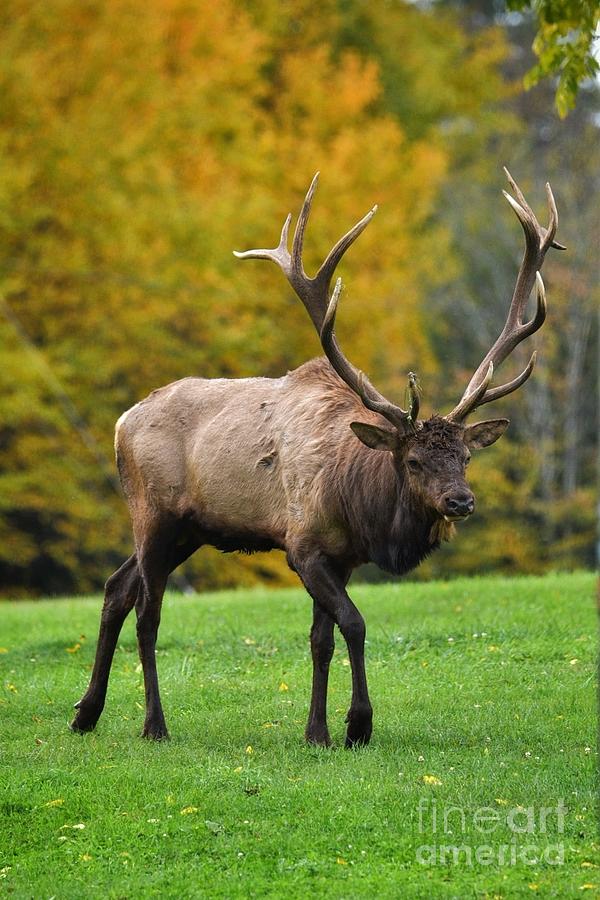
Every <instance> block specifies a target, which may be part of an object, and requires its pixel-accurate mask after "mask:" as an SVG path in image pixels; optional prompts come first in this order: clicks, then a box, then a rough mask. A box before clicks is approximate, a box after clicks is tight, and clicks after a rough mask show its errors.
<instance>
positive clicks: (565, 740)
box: [0, 574, 600, 900]
mask: <svg viewBox="0 0 600 900" xmlns="http://www.w3.org/2000/svg"><path fill="white" fill-rule="evenodd" d="M593 592H594V578H593V576H592V575H591V574H576V575H565V576H548V577H544V578H523V579H512V580H508V579H499V578H474V579H470V580H469V579H463V580H459V581H452V582H447V583H434V584H403V585H389V586H378V587H368V586H355V587H354V588H353V589H352V594H353V597H354V599H355V600H356V602H357V604H358V606H359V608H360V609H361V610H362V611H363V613H364V615H365V617H366V620H367V625H368V635H367V636H368V646H367V665H368V673H369V681H370V690H371V698H372V702H373V705H374V707H375V729H374V734H373V740H372V743H371V745H370V746H369V747H368V748H365V749H362V750H359V751H353V752H349V751H345V750H343V749H340V745H341V744H342V742H343V735H344V722H343V720H344V715H345V711H346V708H347V705H348V702H349V681H350V670H349V668H348V665H347V659H346V653H345V648H344V646H343V642H342V641H341V638H340V636H339V635H337V636H336V640H337V648H336V654H335V656H334V660H333V663H332V678H331V686H330V730H331V733H332V737H333V739H334V741H335V742H336V744H337V746H338V748H337V749H333V750H322V749H316V748H310V747H307V746H305V745H304V743H303V728H304V721H305V717H306V714H307V708H308V698H309V684H310V655H309V647H308V640H307V634H308V628H309V617H310V604H309V601H308V599H307V597H306V596H305V594H304V593H303V592H302V591H301V590H280V591H266V590H265V591H259V590H253V591H243V592H242V591H240V592H229V593H220V594H212V595H206V596H198V597H191V598H187V597H180V596H176V595H169V596H168V597H167V598H166V600H165V605H164V610H163V624H162V626H161V632H160V638H159V649H158V663H159V675H160V679H161V688H162V697H163V704H164V707H165V713H166V717H167V724H168V725H169V728H170V731H171V735H172V739H171V740H170V741H169V742H164V743H162V744H153V743H149V742H145V741H142V740H140V738H139V737H138V733H139V730H140V728H141V725H142V721H143V711H142V703H143V690H142V680H141V679H142V676H141V673H140V670H139V667H138V660H137V655H136V647H135V637H134V634H135V632H134V623H133V619H131V620H130V621H129V620H128V622H127V623H126V626H125V629H124V632H123V635H122V640H121V643H120V646H119V648H118V650H117V653H116V656H115V662H114V667H113V675H112V680H111V685H110V688H109V695H108V702H107V706H106V709H105V711H104V714H103V716H102V718H101V719H100V722H99V725H98V728H97V730H96V732H94V733H93V734H89V735H84V736H80V735H74V734H71V733H70V732H69V731H68V729H67V723H68V721H69V720H70V718H71V715H72V704H73V702H74V701H75V700H77V699H78V698H79V696H80V695H81V694H82V692H83V690H84V688H85V686H86V683H87V680H88V677H89V670H90V668H91V662H92V659H93V651H94V646H95V634H96V628H97V621H98V613H99V598H94V599H72V600H60V601H51V602H44V603H32V602H26V603H25V602H23V603H18V604H4V605H2V606H1V607H0V622H1V631H0V644H1V645H2V650H3V652H2V654H1V655H0V673H1V674H0V746H1V748H2V758H1V770H0V779H1V787H2V796H1V803H2V819H1V821H2V827H1V829H0V894H7V895H9V896H14V897H35V898H49V897H56V898H87V897H114V898H136V900H137V898H142V897H161V898H162V897H173V898H181V897H211V898H213V897H228V898H229V897H231V898H237V897H239V898H241V897H261V898H262V897H274V898H279V897H285V898H296V897H298V898H301V897H306V896H307V895H313V896H315V897H325V896H327V897H333V898H354V897H368V898H370V897H384V898H387V897H390V898H396V897H398V898H400V897H401V898H412V897H417V898H421V897H422V898H431V897H433V898H436V897H456V898H464V897H489V898H493V897H494V898H500V897H502V898H504V897H506V898H512V897H535V896H538V897H560V898H564V897H582V896H583V897H588V896H589V897H592V896H593V897H596V896H599V895H600V868H598V865H597V864H598V863H599V862H600V859H599V855H598V849H599V848H598V833H597V830H596V825H595V812H596V810H595V809H594V802H595V801H594V797H595V791H596V782H595V774H594V773H595V763H596V731H597V723H596V712H595V657H596V636H595V613H594V605H593ZM79 645H80V646H79ZM69 649H70V650H71V651H74V652H68V650H69ZM5 650H6V652H4V651H5ZM424 776H434V778H435V779H436V780H438V781H439V782H441V783H439V784H435V783H427V781H428V780H429V781H431V779H426V778H425V779H424ZM561 798H562V799H563V801H564V804H565V806H566V807H567V810H566V813H565V817H564V830H562V831H561V830H559V827H558V819H557V815H556V813H552V814H550V815H548V818H547V830H546V831H545V832H543V831H542V830H541V828H540V808H541V807H554V806H555V805H556V804H557V802H558V801H559V800H560V799H561ZM420 802H421V807H422V808H423V809H424V810H425V814H424V815H423V816H422V823H420V821H419V803H420ZM434 806H435V808H436V810H437V816H438V822H437V829H436V831H435V832H434V829H433V820H432V811H433V809H434ZM451 807H459V808H460V810H459V811H454V812H451V811H450V808H451ZM481 807H491V808H492V810H493V811H494V815H496V816H497V819H498V821H496V820H495V819H490V821H488V822H487V823H481V822H480V821H479V820H477V819H476V820H475V821H474V815H475V813H476V811H477V810H478V809H480V808H481ZM517 807H523V808H525V811H518V812H515V809H516V808H517ZM529 807H533V815H534V817H535V818H534V822H533V831H532V832H531V833H517V832H515V831H514V830H513V829H511V828H510V827H509V824H508V823H507V817H508V816H509V815H510V816H512V821H513V822H514V823H515V824H516V825H518V826H521V825H522V826H525V824H526V822H527V821H528V820H527V815H528V813H527V808H529ZM444 812H445V813H446V815H447V819H448V827H449V828H451V829H452V831H453V834H445V833H444V826H443V815H444ZM463 814H464V825H463V820H462V816H463ZM484 814H485V813H481V815H484ZM487 815H488V816H492V813H490V812H489V811H488V813H487ZM482 828H488V829H490V833H484V832H483V831H482V830H481V829H482ZM558 843H562V844H563V846H564V864H562V865H551V864H549V863H548V862H547V861H546V859H545V853H546V851H547V848H548V847H551V848H552V847H554V846H555V845H556V844H558ZM423 845H425V846H430V845H437V846H438V848H439V845H462V846H467V847H469V848H470V850H471V853H472V854H473V857H472V864H471V865H469V864H468V861H467V859H466V851H463V852H462V853H461V856H460V858H459V860H458V862H457V863H456V864H455V863H454V862H453V861H452V857H451V856H450V857H449V859H448V861H447V863H446V864H443V863H440V862H439V859H438V860H437V861H436V864H435V865H423V864H421V863H420V862H419V861H418V860H417V852H418V848H419V847H421V846H423ZM482 845H483V846H485V845H489V847H491V850H490V851H489V853H490V854H491V856H492V857H493V858H494V861H493V862H491V864H484V862H485V858H484V860H483V862H482V861H481V856H480V861H479V862H477V860H476V859H474V854H475V852H476V851H477V848H478V847H481V846H482ZM501 845H508V847H509V848H510V847H513V848H515V849H514V850H513V851H511V850H508V851H504V853H505V861H504V864H499V863H498V852H499V847H500V846H501ZM524 845H531V846H532V847H533V848H534V849H532V850H530V851H528V853H529V858H536V859H537V860H538V862H535V863H533V864H532V865H527V864H526V863H525V862H523V861H522V859H521V857H520V854H521V852H522V848H523V846H524ZM430 852H431V851H421V853H422V854H423V855H427V854H429V853H430ZM438 852H439V850H438ZM511 852H514V853H516V854H517V857H516V863H515V864H511V863H512V861H511V855H510V854H511ZM553 852H554V851H553ZM482 853H483V854H484V856H485V853H486V851H485V850H484V851H481V850H480V854H482ZM552 858H554V857H552Z"/></svg>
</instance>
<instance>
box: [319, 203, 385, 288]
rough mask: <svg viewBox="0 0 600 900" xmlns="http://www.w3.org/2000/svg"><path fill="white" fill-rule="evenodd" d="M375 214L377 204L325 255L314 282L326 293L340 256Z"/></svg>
mask: <svg viewBox="0 0 600 900" xmlns="http://www.w3.org/2000/svg"><path fill="white" fill-rule="evenodd" d="M376 212H377V204H375V206H374V207H373V208H372V209H370V210H369V212H368V213H367V214H366V215H365V216H363V218H362V219H361V220H360V222H357V223H356V225H355V226H354V227H353V228H351V229H350V231H348V232H346V234H345V235H343V237H341V238H340V239H339V241H338V242H337V244H336V245H335V246H334V247H333V248H332V249H331V250H330V251H329V253H328V254H327V258H326V259H325V261H324V262H323V264H322V265H321V267H320V269H319V271H318V272H317V274H316V275H315V281H318V282H320V283H323V284H324V285H325V286H326V290H327V291H329V284H330V282H331V279H332V277H333V273H334V272H335V270H336V269H337V266H338V263H339V261H340V260H341V258H342V256H343V255H344V253H345V252H346V250H348V248H349V247H351V246H352V244H353V243H354V241H355V240H356V238H357V237H358V236H359V235H360V234H362V232H363V231H364V230H365V228H366V227H367V225H368V224H369V222H370V221H371V219H372V218H373V216H374V215H375V213H376Z"/></svg>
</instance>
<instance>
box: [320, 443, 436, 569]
mask: <svg viewBox="0 0 600 900" xmlns="http://www.w3.org/2000/svg"><path fill="white" fill-rule="evenodd" d="M340 468H341V471H340ZM340 468H338V473H337V474H338V488H339V490H340V495H341V501H342V506H343V509H344V513H345V517H346V520H347V523H348V525H349V526H350V530H351V532H352V534H353V537H354V541H355V547H356V551H357V555H358V556H359V558H360V559H362V560H364V561H369V562H374V563H376V564H377V565H378V566H379V567H380V568H382V569H384V570H385V571H386V572H392V573H393V574H394V575H403V574H405V573H406V572H410V571H411V569H414V568H416V566H418V565H419V563H420V562H421V561H422V560H423V559H424V558H425V557H426V556H428V555H429V554H430V553H431V552H432V551H433V550H436V549H437V548H438V547H439V545H440V540H442V539H447V538H448V536H449V526H448V523H446V522H444V520H443V519H440V518H439V517H438V516H437V514H436V513H435V512H434V511H432V510H426V509H425V508H423V507H422V506H421V505H419V504H417V502H416V501H415V498H414V497H413V496H412V495H411V493H410V491H409V489H408V485H407V483H406V482H403V481H402V480H401V476H399V475H398V473H397V472H396V469H395V467H394V461H393V458H392V455H391V453H386V452H384V451H376V450H369V449H367V448H366V447H365V448H359V451H358V452H357V453H355V454H353V455H350V456H347V457H346V460H345V464H344V465H343V466H342V467H340Z"/></svg>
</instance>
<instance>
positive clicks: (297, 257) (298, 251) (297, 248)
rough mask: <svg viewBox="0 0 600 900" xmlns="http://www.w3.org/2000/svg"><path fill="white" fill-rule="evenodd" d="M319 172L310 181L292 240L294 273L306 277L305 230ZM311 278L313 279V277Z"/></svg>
mask: <svg viewBox="0 0 600 900" xmlns="http://www.w3.org/2000/svg"><path fill="white" fill-rule="evenodd" d="M319 174H320V173H319V172H315V176H314V178H313V180H312V181H311V183H310V187H309V189H308V191H307V193H306V197H305V198H304V203H303V204H302V209H301V210H300V215H299V216H298V221H297V222H296V228H295V230H294V240H293V241H292V271H293V273H294V275H296V276H300V277H302V278H304V279H307V278H308V276H307V275H306V272H305V271H304V267H303V265H302V250H303V247H304V232H305V230H306V223H307V222H308V217H309V216H310V208H311V206H312V201H313V197H314V195H315V191H316V189H317V184H318V183H319ZM309 280H311V281H312V279H309Z"/></svg>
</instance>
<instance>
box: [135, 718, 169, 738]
mask: <svg viewBox="0 0 600 900" xmlns="http://www.w3.org/2000/svg"><path fill="white" fill-rule="evenodd" d="M142 737H143V738H146V739H147V740H149V741H168V740H169V732H168V731H167V726H166V725H165V723H164V722H162V723H159V724H156V725H154V724H152V723H147V724H146V725H144V728H143V730H142Z"/></svg>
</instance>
